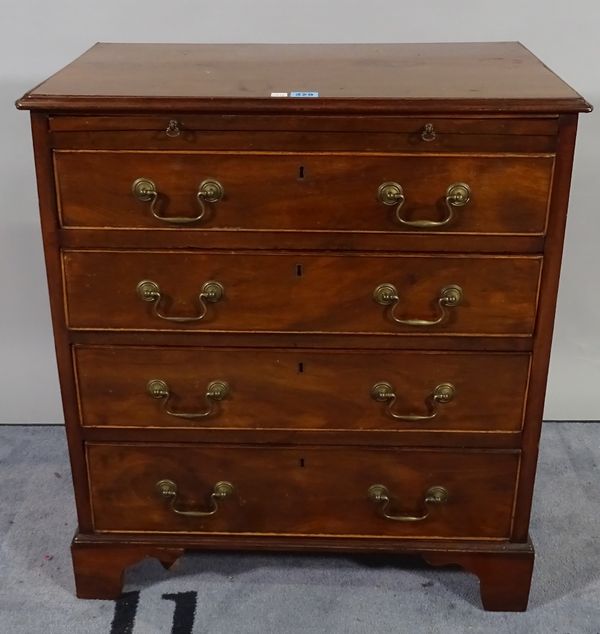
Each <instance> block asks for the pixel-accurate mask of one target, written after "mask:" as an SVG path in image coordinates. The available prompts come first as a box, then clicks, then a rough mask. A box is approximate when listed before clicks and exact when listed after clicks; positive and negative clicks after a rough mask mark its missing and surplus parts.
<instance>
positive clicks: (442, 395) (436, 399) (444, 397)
mask: <svg viewBox="0 0 600 634" xmlns="http://www.w3.org/2000/svg"><path fill="white" fill-rule="evenodd" d="M455 395H456V388H455V387H454V385H452V383H440V384H439V385H437V386H436V387H435V388H434V389H433V391H432V392H431V393H430V394H428V395H427V397H426V398H425V406H426V408H427V414H398V413H397V412H395V411H394V405H395V404H396V401H397V400H398V396H397V394H396V390H394V388H393V387H392V385H391V384H390V383H388V382H387V381H380V382H379V383H375V385H374V386H373V387H372V388H371V398H372V399H373V400H374V401H378V402H381V403H387V406H386V408H385V413H386V414H387V415H388V416H390V417H391V418H395V419H396V420H405V421H421V420H431V419H432V418H435V417H436V416H437V415H438V413H439V409H438V405H445V404H446V403H450V402H451V401H452V400H453V399H454V396H455Z"/></svg>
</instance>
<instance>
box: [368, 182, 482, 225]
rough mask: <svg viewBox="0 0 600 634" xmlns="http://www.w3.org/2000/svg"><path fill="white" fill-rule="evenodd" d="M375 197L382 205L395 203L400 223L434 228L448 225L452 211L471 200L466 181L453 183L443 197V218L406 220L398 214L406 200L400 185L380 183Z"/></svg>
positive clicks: (452, 216)
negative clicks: (444, 211) (444, 207)
mask: <svg viewBox="0 0 600 634" xmlns="http://www.w3.org/2000/svg"><path fill="white" fill-rule="evenodd" d="M377 198H378V200H379V202H381V203H383V204H384V205H390V206H393V205H396V209H395V212H394V215H395V216H396V220H397V221H398V222H399V223H400V224H401V225H404V226H406V227H417V228H419V229H435V228H436V227H444V226H445V225H449V224H450V223H451V222H452V221H453V220H454V211H455V210H456V209H457V208H459V207H464V206H465V205H467V204H468V203H469V201H470V200H471V188H470V187H469V186H468V185H467V184H466V183H453V184H452V185H450V187H448V189H447V190H446V196H445V198H444V201H445V203H446V209H447V212H448V213H447V214H446V217H445V218H444V219H443V220H406V219H405V218H403V217H402V216H401V215H400V211H401V210H402V207H403V205H404V203H405V202H406V197H405V195H404V190H403V189H402V186H401V185H400V184H399V183H396V182H394V181H388V182H385V183H381V185H379V189H378V190H377Z"/></svg>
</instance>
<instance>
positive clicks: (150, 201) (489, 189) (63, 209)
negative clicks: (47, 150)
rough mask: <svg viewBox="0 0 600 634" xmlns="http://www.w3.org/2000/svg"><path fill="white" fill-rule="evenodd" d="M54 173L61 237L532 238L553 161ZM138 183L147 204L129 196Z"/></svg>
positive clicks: (106, 166)
mask: <svg viewBox="0 0 600 634" xmlns="http://www.w3.org/2000/svg"><path fill="white" fill-rule="evenodd" d="M55 164H56V178H57V186H58V195H59V206H60V215H61V221H62V224H63V226H66V227H103V228H110V227H115V228H128V227H130V228H169V227H172V228H174V229H177V230H180V231H181V230H185V229H194V228H199V229H203V230H206V229H215V230H231V231H239V230H240V229H242V230H248V231H260V230H270V231H289V230H312V231H315V230H316V231H337V232H339V231H349V232H390V233H405V232H415V231H416V232H428V233H435V232H444V233H459V234H465V233H466V234H469V233H475V234H543V233H544V231H545V226H546V216H547V209H548V198H549V189H550V183H551V175H552V167H553V158H552V157H542V156H538V157H530V156H521V157H517V156H464V157H462V156H419V155H411V156H406V155H405V156H401V155H396V156H390V155H388V156H384V155H380V156H374V155H348V154H345V155H343V154H327V155H319V154H300V153H294V154H273V153H271V154H269V153H257V154H251V153H243V152H236V153H221V154H219V153H198V152H196V153H190V152H187V153H186V152H179V153H174V152H162V153H160V152H102V151H77V152H69V151H57V152H56V153H55ZM140 178H142V179H145V181H151V182H152V183H153V186H154V190H155V194H152V195H143V194H142V193H140V192H139V191H138V192H137V195H136V194H134V192H133V191H132V186H133V184H134V183H135V182H136V181H137V182H139V180H138V179H140ZM206 181H211V182H213V181H218V182H219V183H220V184H221V185H222V188H223V189H222V192H219V193H217V194H216V195H214V196H208V197H207V195H206V191H205V189H202V187H201V184H202V183H205V182H206ZM384 183H397V185H399V186H400V188H401V190H399V189H397V188H393V187H392V188H391V189H390V188H389V187H388V189H384V190H383V193H381V194H379V193H378V192H379V188H380V186H381V185H382V184H384ZM461 183H466V184H467V185H468V187H469V188H470V194H469V195H468V197H467V198H465V197H464V194H465V192H466V190H464V189H460V187H459V188H458V189H457V188H456V187H455V188H454V189H452V186H453V185H457V184H461ZM140 187H142V185H140ZM144 187H145V188H146V189H148V187H149V186H148V183H147V182H146V184H145V185H144ZM206 187H207V185H206V184H205V185H204V188H206ZM199 191H204V193H203V194H201V195H200V199H199V198H198V194H199ZM386 191H387V192H391V193H392V194H394V193H395V194H396V195H397V196H398V195H399V192H400V191H401V193H402V196H403V198H393V197H392V198H391V199H388V198H385V196H384V193H385V192H386ZM453 192H454V193H453ZM461 192H462V194H463V198H462V199H459V198H457V197H456V195H455V194H460V193H461ZM202 196H204V198H202ZM219 196H221V198H220V200H213V199H214V198H215V197H216V198H218V197H219ZM382 196H383V197H384V198H385V200H386V202H387V203H388V204H384V202H382V200H380V199H379V198H378V197H382ZM208 199H210V200H212V202H210V201H209V200H208ZM400 201H403V202H402V204H401V205H400V206H399V202H400ZM194 218H197V220H196V221H191V220H192V219H194ZM178 219H180V220H178ZM181 219H183V220H181ZM423 222H425V223H429V224H426V225H425V226H424V225H423Z"/></svg>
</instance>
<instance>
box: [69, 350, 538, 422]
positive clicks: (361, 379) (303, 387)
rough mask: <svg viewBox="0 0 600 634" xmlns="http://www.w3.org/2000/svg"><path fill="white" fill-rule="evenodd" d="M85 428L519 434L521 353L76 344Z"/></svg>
mask: <svg viewBox="0 0 600 634" xmlns="http://www.w3.org/2000/svg"><path fill="white" fill-rule="evenodd" d="M74 359H75V367H76V375H77V386H78V398H79V410H80V414H81V422H82V424H83V425H84V426H89V427H105V426H110V427H165V428H170V427H189V428H201V429H210V428H225V429H226V428H231V429H235V428H239V429H262V430H268V429H290V430H292V429H313V430H320V429H322V430H336V429H338V430H384V431H394V430H398V431H403V430H415V429H416V430H422V429H423V430H431V431H435V430H443V431H461V430H463V431H482V432H487V431H517V430H519V429H520V428H521V426H522V421H523V409H524V402H525V396H526V391H527V381H528V374H529V359H530V357H529V355H528V354H510V353H496V354H493V353H454V352H453V353H441V352H429V353H428V352H386V351H376V352H375V351H362V352H356V351H355V352H349V351H347V352H341V351H328V352H315V351H307V350H280V349H268V350H248V349H245V350H244V349H242V350H239V349H220V348H172V347H168V348H167V347H165V348H155V347H129V346H118V347H80V346H76V347H75V348H74Z"/></svg>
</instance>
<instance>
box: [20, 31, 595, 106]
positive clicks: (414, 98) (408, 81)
mask: <svg viewBox="0 0 600 634" xmlns="http://www.w3.org/2000/svg"><path fill="white" fill-rule="evenodd" d="M302 91H305V92H306V91H307V92H311V93H317V94H318V98H316V99H315V98H304V97H293V96H292V94H293V93H294V92H302ZM272 93H287V94H288V97H287V98H277V97H272V96H271V94H272ZM166 104H168V105H169V108H180V109H181V110H182V111H183V110H196V111H199V110H215V111H227V110H232V111H233V110H235V111H236V112H240V111H257V110H258V111H275V110H277V111H280V110H284V111H290V110H291V111H293V110H300V111H303V112H310V111H328V110H329V111H357V110H361V109H364V110H373V109H376V110H379V111H389V112H396V113H400V112H415V111H420V112H423V110H428V109H429V110H431V111H438V112H439V111H448V112H454V113H459V112H507V113H511V112H538V113H543V112H548V113H553V114H556V113H559V112H582V111H587V110H589V109H590V106H589V104H588V103H587V102H586V101H585V100H584V99H583V98H582V97H581V96H580V95H579V94H578V93H577V92H575V91H574V90H573V89H572V88H571V87H569V86H568V85H567V84H566V83H565V82H564V81H562V80H561V79H560V78H559V77H557V76H556V75H555V74H554V73H553V72H552V71H551V70H549V69H548V68H547V67H546V66H545V65H544V64H543V63H542V62H541V61H540V60H538V58H537V57H535V56H534V55H533V54H532V53H531V52H530V51H528V50H527V49H526V48H525V47H524V46H523V45H522V44H520V43H518V42H488V43H466V44H465V43H443V44H113V43H98V44H96V45H94V46H93V47H92V48H91V49H89V50H88V51H87V52H85V53H84V54H83V55H82V56H81V57H79V58H78V59H76V60H75V61H74V62H72V63H71V64H69V65H68V66H66V67H65V68H63V69H62V70H61V71H59V72H58V73H56V74H55V75H53V76H52V77H50V78H49V79H47V80H46V81H45V82H43V83H41V84H40V85H38V86H37V87H36V88H34V89H33V90H31V91H30V92H28V93H27V94H26V95H25V96H24V97H23V98H22V99H20V100H19V101H18V102H17V106H18V107H20V108H23V109H45V110H90V109H91V110H131V109H135V110H156V109H160V108H162V107H163V106H165V105H166Z"/></svg>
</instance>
